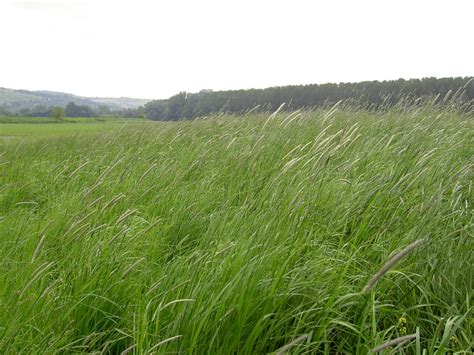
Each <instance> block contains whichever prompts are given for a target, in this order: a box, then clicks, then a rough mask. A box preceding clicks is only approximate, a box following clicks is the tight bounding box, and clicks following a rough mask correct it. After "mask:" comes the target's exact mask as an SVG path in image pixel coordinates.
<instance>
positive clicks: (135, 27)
mask: <svg viewBox="0 0 474 355" xmlns="http://www.w3.org/2000/svg"><path fill="white" fill-rule="evenodd" d="M473 14H474V1H473V0H449V1H448V0H443V1H438V0H384V1H382V0H373V1H372V0H358V1H354V0H346V1H344V0H326V1H317V0H308V1H305V0H291V1H290V0H287V1H278V0H272V1H266V0H238V1H237V0H236V1H226V0H215V1H214V0H200V1H197V0H194V1H191V0H190V1H184V0H182V1H171V0H163V1H159V0H113V1H112V0H110V1H109V0H69V1H68V0H24V1H23V0H0V87H9V88H15V89H29V90H39V89H44V90H54V91H65V92H71V93H75V94H79V95H85V96H108V97H117V96H131V97H143V98H166V97H169V96H171V95H173V94H175V93H177V92H179V91H191V92H195V91H199V90H201V89H214V90H219V89H240V88H252V87H254V88H262V87H269V86H275V85H287V84H309V83H325V82H341V81H345V82H349V81H351V82H352V81H362V80H376V79H377V80H384V79H398V78H400V77H403V78H421V77H425V76H436V77H445V76H471V75H474V49H473V48H474V45H473V43H474V40H473V38H474V30H473V26H474V25H473V17H472V16H473Z"/></svg>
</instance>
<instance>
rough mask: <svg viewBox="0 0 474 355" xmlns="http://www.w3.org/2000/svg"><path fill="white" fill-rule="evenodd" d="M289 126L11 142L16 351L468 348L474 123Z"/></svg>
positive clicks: (4, 340)
mask: <svg viewBox="0 0 474 355" xmlns="http://www.w3.org/2000/svg"><path fill="white" fill-rule="evenodd" d="M285 117H286V116H276V117H274V118H273V119H271V120H269V121H267V117H264V116H251V117H247V118H241V117H215V118H212V119H208V120H203V121H194V122H180V123H143V124H142V125H129V126H127V127H125V128H124V129H120V130H114V131H113V132H98V133H97V134H95V135H91V134H75V135H73V136H67V137H64V136H60V137H53V136H51V137H46V138H38V139H34V140H23V141H21V142H17V141H3V142H2V141H1V140H0V152H1V153H0V154H1V155H0V159H1V160H0V169H1V175H0V216H1V217H0V243H1V245H2V247H1V249H0V265H1V269H2V270H3V272H2V273H1V274H0V349H1V352H2V353H12V352H18V351H20V350H23V351H26V350H28V351H33V352H34V351H39V350H41V352H53V351H58V350H61V351H65V352H71V351H85V352H91V351H97V350H105V351H110V352H120V351H122V350H124V349H126V348H129V347H131V348H130V350H133V351H135V352H142V351H145V350H146V349H152V350H155V351H157V352H166V351H167V352H173V351H180V352H183V353H186V352H187V353H191V352H193V353H205V352H210V353H222V354H230V353H235V352H239V353H267V352H271V351H274V350H276V349H278V348H280V347H282V346H284V345H285V344H288V343H290V342H291V341H292V340H294V339H296V338H297V337H299V336H301V335H304V334H307V335H308V337H306V338H305V340H303V341H300V342H299V343H298V344H296V345H295V346H294V347H293V349H292V350H294V351H296V352H304V351H312V352H315V351H320V352H322V351H324V352H327V353H335V352H336V351H340V352H348V353H356V352H357V353H366V352H367V351H368V350H369V349H371V348H372V347H374V346H376V345H378V344H381V343H383V342H385V341H388V340H390V339H393V338H396V337H398V336H400V335H403V334H406V333H407V334H410V333H414V332H416V330H417V329H418V330H419V334H420V335H419V342H416V341H415V342H411V343H409V344H408V345H405V346H404V347H405V349H407V350H406V351H407V352H408V353H414V352H415V350H416V348H417V347H419V348H420V349H428V350H430V351H434V350H436V349H438V350H439V351H440V352H441V353H442V352H443V351H445V350H446V347H452V348H453V350H469V349H470V347H471V346H472V343H471V341H472V338H473V334H472V318H471V315H472V314H470V313H469V312H470V311H471V310H472V286H473V285H472V282H473V279H474V278H473V268H472V264H473V261H474V260H473V254H472V234H473V228H472V227H473V214H472V198H473V191H472V177H473V161H472V156H473V155H474V147H473V145H472V144H471V143H472V141H473V140H474V129H473V128H474V126H473V122H472V118H468V117H463V116H460V115H457V114H454V113H449V112H447V111H445V112H434V111H430V110H418V111H414V110H408V111H406V112H395V111H393V112H388V113H385V114H377V115H375V114H369V113H366V112H363V111H353V112H351V111H341V112H336V113H332V114H328V112H325V111H324V112H323V111H321V112H314V113H310V114H304V115H303V116H302V117H299V116H294V115H293V116H291V117H289V118H286V119H285ZM45 126H46V125H45ZM419 238H425V240H426V242H425V243H424V244H423V245H421V246H420V247H419V248H418V249H417V250H415V251H414V252H413V253H412V254H410V255H409V256H408V257H406V258H405V259H403V260H402V261H401V262H400V263H399V264H398V265H397V266H396V267H395V268H394V269H392V270H391V271H390V272H389V273H388V274H387V275H385V277H384V278H383V279H382V280H381V281H380V282H379V283H378V284H377V285H376V287H375V289H374V291H373V292H371V293H369V294H361V293H360V292H359V291H360V290H361V289H362V288H363V286H364V285H365V284H366V282H367V281H368V280H369V279H370V277H371V276H372V275H373V274H374V273H375V272H376V271H377V270H378V269H379V268H380V267H381V265H382V264H383V263H384V262H385V261H386V260H387V259H388V257H389V256H390V255H391V253H392V252H394V251H397V250H399V249H401V248H403V247H404V246H406V245H407V244H409V243H411V242H412V241H414V240H416V239H419ZM401 318H405V319H406V325H405V326H403V323H401V322H400V321H399V320H400V319H401ZM403 328H406V329H403ZM453 335H454V336H455V338H452V339H451V337H452V336H453Z"/></svg>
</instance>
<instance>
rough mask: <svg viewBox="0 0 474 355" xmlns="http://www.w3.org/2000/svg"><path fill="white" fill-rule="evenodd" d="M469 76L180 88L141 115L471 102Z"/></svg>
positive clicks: (181, 115)
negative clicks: (428, 99) (349, 103)
mask: <svg viewBox="0 0 474 355" xmlns="http://www.w3.org/2000/svg"><path fill="white" fill-rule="evenodd" d="M472 79H473V78H472V77H456V78H442V79H437V78H423V79H410V80H404V79H399V80H391V81H365V82H360V83H339V84H321V85H318V84H312V85H290V86H281V87H272V88H267V89H249V90H229V91H215V92H214V91H212V90H202V91H200V92H199V93H187V92H180V93H179V94H177V95H174V96H172V97H170V98H169V99H164V100H154V101H150V102H149V103H147V104H146V105H145V107H144V110H143V112H144V115H145V117H146V118H148V119H152V120H179V119H189V118H195V117H200V116H207V115H211V114H216V113H234V114H239V113H244V112H248V111H249V110H255V111H269V110H270V111H271V110H276V109H278V107H280V106H281V105H282V104H283V103H285V107H286V109H288V110H295V109H302V108H306V109H310V108H315V107H320V106H324V105H330V104H334V103H336V102H338V101H340V100H354V101H355V102H356V103H357V104H359V105H362V106H364V107H366V108H374V109H377V108H380V107H381V106H383V107H391V106H393V105H395V104H397V103H398V102H399V101H400V100H401V99H402V98H403V99H406V98H411V99H413V100H415V99H417V98H420V97H425V96H432V97H437V99H438V100H439V101H440V102H442V101H443V100H447V99H448V98H449V97H450V96H451V97H452V96H455V95H456V99H457V100H461V101H466V102H469V101H472V100H473V98H474V81H473V80H472Z"/></svg>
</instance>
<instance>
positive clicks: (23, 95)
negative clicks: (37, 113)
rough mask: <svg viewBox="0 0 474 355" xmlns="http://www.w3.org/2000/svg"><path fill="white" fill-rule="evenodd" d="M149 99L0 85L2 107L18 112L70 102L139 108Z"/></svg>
mask: <svg viewBox="0 0 474 355" xmlns="http://www.w3.org/2000/svg"><path fill="white" fill-rule="evenodd" d="M149 101H151V100H147V99H134V98H129V97H119V98H101V97H83V96H77V95H73V94H68V93H63V92H54V91H28V90H14V89H7V88H1V87H0V108H3V109H4V110H6V111H9V112H12V113H18V112H20V111H21V110H28V109H32V108H34V107H37V106H45V107H52V106H66V105H67V104H68V103H69V102H74V103H76V104H78V105H87V106H90V107H92V108H98V107H99V106H101V105H106V106H108V107H109V108H110V109H112V110H119V109H127V108H137V107H139V106H143V105H145V104H146V103H147V102H149Z"/></svg>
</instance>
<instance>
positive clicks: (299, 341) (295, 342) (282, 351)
mask: <svg viewBox="0 0 474 355" xmlns="http://www.w3.org/2000/svg"><path fill="white" fill-rule="evenodd" d="M308 337H309V334H303V335H301V336H299V337H298V338H296V339H295V340H293V341H291V342H289V343H288V344H286V345H285V346H283V347H281V348H280V349H278V350H277V352H276V353H275V355H281V354H284V353H286V352H287V351H288V350H290V349H291V348H292V347H294V346H295V345H298V344H299V343H301V342H302V341H304V340H306V339H307V338H308Z"/></svg>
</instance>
